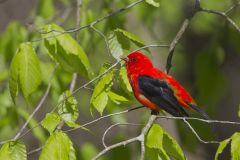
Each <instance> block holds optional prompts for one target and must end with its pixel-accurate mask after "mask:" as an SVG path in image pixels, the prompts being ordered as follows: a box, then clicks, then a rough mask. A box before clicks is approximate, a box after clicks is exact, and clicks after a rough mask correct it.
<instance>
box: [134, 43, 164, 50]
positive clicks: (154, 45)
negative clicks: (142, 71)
mask: <svg viewBox="0 0 240 160" xmlns="http://www.w3.org/2000/svg"><path fill="white" fill-rule="evenodd" d="M154 47H156V48H158V47H165V48H169V45H165V44H150V45H146V46H143V47H140V48H138V49H136V50H134V51H132V52H137V51H140V50H143V49H146V48H154Z"/></svg>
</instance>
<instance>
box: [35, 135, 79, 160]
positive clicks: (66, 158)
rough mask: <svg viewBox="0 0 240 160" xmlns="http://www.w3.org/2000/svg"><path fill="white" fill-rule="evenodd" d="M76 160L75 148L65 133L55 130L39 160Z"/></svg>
mask: <svg viewBox="0 0 240 160" xmlns="http://www.w3.org/2000/svg"><path fill="white" fill-rule="evenodd" d="M59 159H61V160H75V159H76V156H75V150H74V148H73V146H72V142H71V140H70V139H69V138H68V136H67V135H66V134H65V133H62V132H55V133H53V134H52V135H51V136H50V137H49V139H48V140H47V142H46V144H45V146H44V148H43V150H42V152H41V154H40V158H39V160H59Z"/></svg>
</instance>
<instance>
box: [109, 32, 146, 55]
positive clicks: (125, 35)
mask: <svg viewBox="0 0 240 160" xmlns="http://www.w3.org/2000/svg"><path fill="white" fill-rule="evenodd" d="M107 39H108V43H109V48H110V51H111V54H112V56H113V57H114V58H115V59H119V57H120V56H122V55H123V54H124V50H129V49H130V42H133V43H134V44H135V45H136V46H138V47H142V46H144V43H143V42H142V40H140V38H138V37H137V36H136V35H134V34H132V33H130V32H128V31H125V30H123V29H120V28H117V29H115V30H114V31H113V32H110V33H109V34H108V37H107Z"/></svg>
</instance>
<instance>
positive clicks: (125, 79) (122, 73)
mask: <svg viewBox="0 0 240 160" xmlns="http://www.w3.org/2000/svg"><path fill="white" fill-rule="evenodd" d="M119 75H120V81H121V82H122V83H123V85H124V88H126V89H127V91H128V92H132V87H131V85H130V83H129V80H128V77H127V70H126V68H125V67H121V69H120V73H119Z"/></svg>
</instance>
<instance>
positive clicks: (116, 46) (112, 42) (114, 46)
mask: <svg viewBox="0 0 240 160" xmlns="http://www.w3.org/2000/svg"><path fill="white" fill-rule="evenodd" d="M107 40H108V44H109V49H110V51H111V54H112V56H113V57H114V58H115V59H119V57H120V56H122V55H123V49H122V48H123V47H122V45H121V44H120V43H119V41H118V39H117V36H116V35H115V33H114V32H111V33H110V34H108V36H107Z"/></svg>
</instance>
